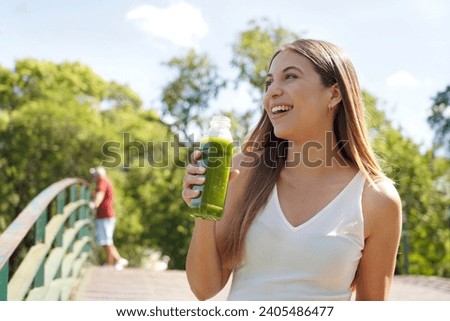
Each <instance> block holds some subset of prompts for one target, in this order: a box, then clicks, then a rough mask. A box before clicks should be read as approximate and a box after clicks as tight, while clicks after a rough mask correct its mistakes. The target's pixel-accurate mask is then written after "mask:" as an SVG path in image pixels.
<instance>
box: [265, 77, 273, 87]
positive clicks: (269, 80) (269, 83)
mask: <svg viewBox="0 0 450 321" xmlns="http://www.w3.org/2000/svg"><path fill="white" fill-rule="evenodd" d="M272 82H273V80H272V79H267V80H266V89H267V87H269V86H270V85H271V84H272Z"/></svg>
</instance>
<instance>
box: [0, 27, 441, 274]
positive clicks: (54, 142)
mask: <svg viewBox="0 0 450 321" xmlns="http://www.w3.org/2000/svg"><path fill="white" fill-rule="evenodd" d="M294 38H298V34H296V33H293V32H291V31H289V30H286V29H283V28H280V27H274V26H272V25H271V24H270V22H268V21H267V20H262V21H252V22H250V24H249V26H248V29H247V30H244V31H243V32H242V33H241V34H239V36H238V38H237V39H236V43H235V44H234V45H233V60H232V61H231V65H232V66H234V67H235V68H236V70H237V71H238V76H237V79H236V80H235V83H236V86H238V85H239V84H245V85H246V86H247V87H249V88H250V89H251V94H252V97H253V98H254V101H255V102H256V104H255V108H250V109H249V110H247V111H245V112H234V111H226V112H224V113H225V114H227V115H228V116H229V117H230V118H232V123H233V126H234V127H233V135H234V137H235V138H237V139H239V140H241V139H242V138H243V137H244V136H245V134H247V132H248V130H249V127H250V126H251V124H252V123H253V121H254V117H256V118H258V117H259V112H260V111H258V108H259V105H260V101H261V97H262V94H263V84H264V78H265V72H266V70H267V67H268V66H267V64H268V61H269V58H270V56H271V55H272V53H273V51H274V50H275V48H277V47H278V46H279V45H280V44H281V43H284V42H288V41H291V40H293V39H294ZM165 64H166V65H167V66H168V67H169V68H170V69H171V70H173V71H175V77H174V79H173V80H172V81H170V82H169V83H168V84H167V85H166V86H165V87H164V88H163V91H162V99H161V100H162V101H161V105H162V106H163V112H162V116H163V118H161V117H160V115H158V113H157V112H156V111H155V110H145V109H143V108H142V102H141V100H140V98H139V96H138V95H137V94H136V93H134V92H133V90H132V89H131V88H129V87H128V86H124V85H121V84H119V83H116V82H108V81H105V80H103V79H102V78H101V77H99V76H98V75H96V74H95V73H94V72H93V71H92V70H91V69H90V68H89V67H87V66H84V65H82V64H80V63H69V62H64V63H60V64H56V63H52V62H46V61H37V60H33V59H25V60H20V61H18V62H17V63H16V66H15V68H14V69H13V70H8V69H5V68H2V67H0V84H1V85H0V179H1V184H0V199H1V200H2V201H1V202H0V211H1V215H0V231H1V230H3V229H4V228H5V227H6V226H7V224H9V223H10V222H11V221H12V219H13V218H14V216H15V215H17V214H18V212H20V211H21V210H22V209H23V208H24V206H25V205H26V204H27V203H28V202H29V201H30V200H31V199H32V198H33V197H34V196H35V195H36V194H37V193H38V192H40V191H41V190H42V189H44V188H45V187H47V186H48V185H50V184H51V183H53V182H55V181H57V180H59V179H61V178H63V177H68V176H78V177H82V178H89V177H88V169H89V168H90V167H92V166H95V165H99V164H100V163H101V162H102V161H103V163H104V164H103V165H104V166H105V167H107V168H108V174H109V175H110V176H111V177H112V179H113V182H114V185H115V187H116V193H117V210H118V213H119V215H118V225H117V233H116V241H117V244H118V247H119V250H120V252H123V253H127V254H128V255H129V258H130V259H131V262H132V263H133V264H134V265H139V264H140V260H141V258H142V256H143V255H144V253H145V252H146V250H147V249H149V248H153V249H158V250H161V251H162V252H163V254H164V255H168V256H170V258H171V261H170V267H172V268H177V269H183V268H184V258H185V255H186V252H187V248H188V244H189V240H190V236H191V229H192V225H193V224H192V223H193V222H192V219H191V218H190V217H189V215H188V214H187V206H186V205H185V204H184V202H183V201H182V200H181V197H180V195H181V185H182V183H181V181H182V177H183V174H184V168H183V167H184V166H185V164H186V161H187V159H188V157H189V153H190V150H189V149H188V148H186V147H188V146H192V142H189V141H188V142H187V143H182V142H181V143H180V142H179V141H178V135H177V134H178V133H182V134H183V136H184V137H183V138H186V139H189V133H190V126H192V125H193V124H194V126H200V125H202V124H203V125H204V124H205V120H204V119H203V118H202V114H203V113H204V112H205V111H207V110H208V108H209V106H210V104H211V101H212V100H213V99H215V98H216V97H217V95H218V94H219V93H220V90H221V89H222V88H224V86H225V84H226V81H225V80H224V79H223V78H222V77H221V76H220V71H219V69H218V68H217V67H216V66H215V64H214V63H213V62H212V60H211V59H210V58H209V57H208V56H207V55H205V54H199V53H197V52H195V51H194V50H191V51H188V52H187V54H186V55H184V56H179V57H174V58H172V59H170V60H168V61H167V62H166V63H165ZM448 93H449V88H447V90H446V91H444V92H442V93H438V95H437V96H436V98H435V101H434V104H433V108H432V116H430V118H429V122H430V124H431V125H432V127H433V128H434V129H435V130H436V133H437V136H436V137H437V141H438V142H439V143H440V144H441V145H443V146H445V145H446V144H448V141H449V140H448V133H449V130H448V126H449V124H448V106H449V103H448V97H449V96H448ZM364 100H365V103H366V107H367V113H368V116H369V128H370V134H371V137H372V139H373V145H374V148H375V150H376V153H377V154H378V155H379V158H380V160H381V162H382V165H383V168H384V169H385V171H386V173H387V175H388V176H389V177H390V178H392V179H393V180H394V181H395V182H396V184H397V188H398V190H399V193H400V196H401V198H402V202H403V212H404V218H405V220H404V234H403V237H402V244H401V247H400V252H399V259H398V264H397V273H407V272H409V273H414V274H428V275H432V274H434V275H440V276H447V277H448V276H450V272H449V270H450V266H449V263H448V262H449V261H450V260H449V253H450V243H449V239H450V234H449V233H450V232H449V207H450V188H449V186H450V165H449V159H448V158H444V157H438V156H436V153H435V151H434V150H429V151H426V152H425V153H424V154H422V153H420V150H419V146H418V145H417V144H415V143H414V142H413V141H412V140H411V139H409V138H406V137H405V136H404V135H403V134H402V133H401V131H400V130H398V129H396V128H394V127H393V126H392V124H391V123H390V121H389V119H388V118H389V116H388V115H385V114H384V113H383V112H382V111H380V110H379V109H377V100H376V98H375V97H373V96H372V95H370V94H369V93H368V92H364ZM164 117H165V118H164ZM447 150H448V148H447Z"/></svg>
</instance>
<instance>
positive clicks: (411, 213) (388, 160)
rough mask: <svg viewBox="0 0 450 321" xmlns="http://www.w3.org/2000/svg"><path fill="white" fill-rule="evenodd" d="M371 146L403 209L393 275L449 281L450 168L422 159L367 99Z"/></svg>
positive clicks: (431, 157)
mask: <svg viewBox="0 0 450 321" xmlns="http://www.w3.org/2000/svg"><path fill="white" fill-rule="evenodd" d="M365 101H366V105H367V109H368V112H369V115H370V117H369V118H370V120H371V121H370V122H369V125H370V128H371V133H372V136H373V137H374V138H373V146H374V149H375V151H376V152H377V154H378V155H379V157H380V161H381V163H382V165H383V169H384V171H385V173H386V175H387V176H388V177H389V178H391V179H392V180H393V181H394V182H395V183H396V187H397V190H398V192H399V194H400V197H401V199H402V204H403V217H404V222H403V235H402V241H401V246H400V250H399V257H398V262H397V270H396V271H397V273H400V274H405V273H410V274H423V275H438V276H445V277H448V276H450V263H449V260H448V259H449V253H450V243H449V240H450V230H449V209H450V193H449V191H450V188H449V186H450V184H449V182H450V179H449V178H450V162H449V160H448V159H445V158H436V157H434V153H433V151H429V152H427V153H426V154H425V155H422V154H421V153H420V148H419V146H418V145H417V144H415V143H414V142H413V141H412V140H411V139H409V138H405V137H404V136H403V135H402V133H401V132H400V131H399V130H396V129H394V128H393V127H392V126H391V124H390V122H389V121H388V120H386V117H385V115H384V113H382V112H381V111H379V110H377V109H376V99H375V98H373V97H371V98H370V97H369V96H368V94H367V93H366V94H365Z"/></svg>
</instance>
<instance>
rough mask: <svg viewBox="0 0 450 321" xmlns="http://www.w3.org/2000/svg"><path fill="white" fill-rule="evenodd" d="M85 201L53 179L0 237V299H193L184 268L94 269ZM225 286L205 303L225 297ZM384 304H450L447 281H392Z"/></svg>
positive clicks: (72, 184)
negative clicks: (23, 251)
mask: <svg viewBox="0 0 450 321" xmlns="http://www.w3.org/2000/svg"><path fill="white" fill-rule="evenodd" d="M89 199H90V195H89V184H88V183H87V182H86V181H83V180H80V179H74V178H72V179H64V180H62V181H59V182H57V183H55V184H53V185H51V186H50V187H48V188H47V189H45V190H44V191H42V192H41V193H40V194H39V195H38V196H37V197H36V198H35V199H33V201H32V202H31V203H30V204H29V205H28V206H27V207H26V208H25V209H24V210H23V211H22V212H21V213H20V214H19V215H18V217H17V218H16V219H15V220H14V221H13V222H12V224H11V225H10V226H9V227H8V228H7V229H6V230H5V231H4V232H3V233H2V234H1V235H0V301H5V300H10V301H22V300H40V301H43V300H47V301H56V300H81V301H153V300H154V301H186V300H196V298H195V297H194V295H193V294H192V292H191V291H190V289H189V286H188V283H187V279H186V275H185V272H184V271H174V270H166V271H155V270H149V269H138V268H126V269H124V270H121V271H117V270H116V269H114V268H113V267H104V266H99V265H98V264H97V263H98V261H97V257H98V255H97V252H96V245H95V242H94V240H95V239H94V235H95V231H94V225H93V213H92V212H91V210H90V209H89V206H88V201H89ZM21 247H24V248H25V249H26V250H27V251H26V256H25V257H24V258H23V259H21V260H20V262H19V263H17V261H18V260H17V259H16V258H15V256H16V255H17V251H18V250H19V249H20V248H21ZM11 265H14V266H13V269H11V268H10V266H11ZM229 286H230V282H229V284H227V286H226V287H225V288H224V290H222V292H220V293H219V294H218V295H217V296H216V297H214V298H213V299H212V300H226V297H227V294H228V291H229ZM390 300H402V301H403V300H419V301H427V300H430V301H442V300H443V301H450V279H444V278H437V277H424V276H396V277H395V278H394V282H393V286H392V290H391V296H390Z"/></svg>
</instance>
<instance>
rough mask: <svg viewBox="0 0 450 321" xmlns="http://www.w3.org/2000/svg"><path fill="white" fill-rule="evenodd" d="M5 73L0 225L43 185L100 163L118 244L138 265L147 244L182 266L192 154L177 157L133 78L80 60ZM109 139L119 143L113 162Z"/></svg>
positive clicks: (84, 174) (20, 65)
mask: <svg viewBox="0 0 450 321" xmlns="http://www.w3.org/2000/svg"><path fill="white" fill-rule="evenodd" d="M0 79H3V80H5V81H4V82H2V85H3V86H2V87H1V88H0V103H1V105H0V107H1V110H0V177H1V178H2V182H1V184H0V199H1V200H2V201H1V202H0V211H1V213H2V215H0V232H1V231H2V230H4V229H5V228H6V226H7V225H8V224H10V222H11V221H12V220H13V219H14V217H15V216H16V215H17V214H18V213H19V212H20V211H21V210H23V208H24V207H25V206H26V205H27V204H28V203H29V202H30V201H31V199H32V198H33V197H35V196H36V195H37V194H38V193H39V192H40V191H42V190H43V189H44V188H45V187H47V186H49V185H50V184H52V183H54V182H55V181H57V180H59V179H62V178H64V177H70V176H72V177H81V178H86V179H89V178H90V177H89V174H88V172H89V168H90V167H92V166H96V165H100V164H102V162H103V163H104V164H103V165H104V166H105V167H107V171H108V175H109V176H110V177H111V178H112V180H113V183H114V187H115V191H116V210H117V213H118V215H117V216H118V224H117V230H116V234H115V239H116V243H117V245H118V248H119V251H120V252H121V253H123V254H124V255H125V256H126V257H128V258H129V259H130V262H131V263H132V264H134V265H139V264H140V262H141V260H142V255H143V253H144V252H145V250H146V249H148V248H157V249H161V250H162V252H163V253H164V254H165V255H169V256H170V257H171V258H172V260H171V266H172V267H176V268H183V267H184V256H185V255H186V249H187V245H186V242H187V241H186V240H187V239H189V236H186V234H187V233H190V228H189V223H190V221H189V220H188V218H187V216H186V214H185V211H184V210H185V209H183V208H182V204H181V198H180V195H181V180H182V176H183V168H182V166H183V165H184V161H185V160H184V159H183V157H184V158H185V157H186V154H187V153H186V152H185V151H184V150H180V151H178V154H177V155H175V152H174V150H173V149H171V148H172V146H171V145H170V144H169V142H170V141H172V140H173V139H174V136H173V135H172V134H171V131H170V128H169V127H168V126H167V125H165V124H164V123H162V122H161V120H160V119H159V116H158V115H157V114H156V113H155V111H153V110H150V111H144V110H142V109H141V100H140V98H139V97H138V95H137V94H135V93H134V92H133V91H132V90H131V89H130V88H129V87H128V86H123V85H120V84H118V83H115V82H106V81H104V80H103V79H101V78H100V77H98V76H97V75H96V74H95V73H93V72H92V70H91V69H90V68H89V67H87V66H84V65H82V64H79V63H67V62H66V63H62V64H55V63H51V62H47V61H36V60H31V59H27V60H22V61H18V62H17V64H16V67H15V69H14V70H12V71H10V70H7V69H4V68H0ZM10 102H14V104H10ZM102 110H104V111H102ZM125 137H128V138H127V139H126V138H125ZM108 144H114V145H113V146H114V147H115V149H113V152H114V153H113V154H112V156H113V158H114V157H115V160H116V164H115V165H114V166H112V167H111V166H108V165H109V164H111V160H112V159H111V158H108V157H106V156H107V155H105V154H104V152H105V146H108ZM141 146H142V148H141ZM149 155H151V157H150V156H149ZM175 156H176V157H177V158H176V159H175ZM157 161H158V163H157V164H156V162H157ZM147 192H150V193H151V194H147ZM166 217H167V219H166ZM164 235H168V237H163V236H164ZM18 255H19V256H20V253H18Z"/></svg>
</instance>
